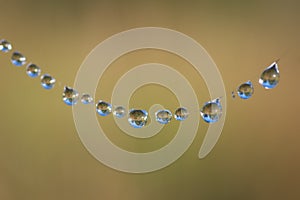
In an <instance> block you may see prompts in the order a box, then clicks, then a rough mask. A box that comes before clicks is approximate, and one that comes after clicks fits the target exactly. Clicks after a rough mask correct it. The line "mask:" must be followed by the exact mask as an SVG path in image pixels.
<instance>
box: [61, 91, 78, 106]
mask: <svg viewBox="0 0 300 200" xmlns="http://www.w3.org/2000/svg"><path fill="white" fill-rule="evenodd" d="M62 97H63V101H64V102H65V103H66V104H67V105H69V106H72V105H75V104H76V103H77V101H78V99H79V93H78V92H77V91H76V90H74V89H73V88H70V87H68V86H65V88H64V92H63V95H62Z"/></svg>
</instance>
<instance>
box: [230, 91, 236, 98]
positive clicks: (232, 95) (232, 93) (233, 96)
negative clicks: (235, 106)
mask: <svg viewBox="0 0 300 200" xmlns="http://www.w3.org/2000/svg"><path fill="white" fill-rule="evenodd" d="M231 97H232V98H233V99H235V97H236V96H235V92H234V91H232V92H231Z"/></svg>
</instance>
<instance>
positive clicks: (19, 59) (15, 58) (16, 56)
mask: <svg viewBox="0 0 300 200" xmlns="http://www.w3.org/2000/svg"><path fill="white" fill-rule="evenodd" d="M11 62H12V63H13V64H14V65H15V66H18V67H20V66H23V65H24V64H25V63H26V57H25V56H23V54H21V53H20V52H17V51H15V52H13V54H12V56H11Z"/></svg>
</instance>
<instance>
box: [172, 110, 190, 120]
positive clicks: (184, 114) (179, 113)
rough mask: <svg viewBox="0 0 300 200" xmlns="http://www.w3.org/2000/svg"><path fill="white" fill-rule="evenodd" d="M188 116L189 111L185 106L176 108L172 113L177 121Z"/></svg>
mask: <svg viewBox="0 0 300 200" xmlns="http://www.w3.org/2000/svg"><path fill="white" fill-rule="evenodd" d="M188 116H189V112H188V111H187V109H186V108H177V110H175V113H174V118H175V119H176V120H178V121H183V120H185V119H186V118H187V117H188Z"/></svg>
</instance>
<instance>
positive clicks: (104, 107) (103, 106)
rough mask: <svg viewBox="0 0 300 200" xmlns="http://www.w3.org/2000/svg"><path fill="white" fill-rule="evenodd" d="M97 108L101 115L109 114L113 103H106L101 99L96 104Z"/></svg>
mask: <svg viewBox="0 0 300 200" xmlns="http://www.w3.org/2000/svg"><path fill="white" fill-rule="evenodd" d="M96 110H97V113H98V114H99V115H100V116H107V115H109V114H110V113H111V110H112V106H111V104H109V103H106V102H104V101H99V102H98V103H97V104H96Z"/></svg>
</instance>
